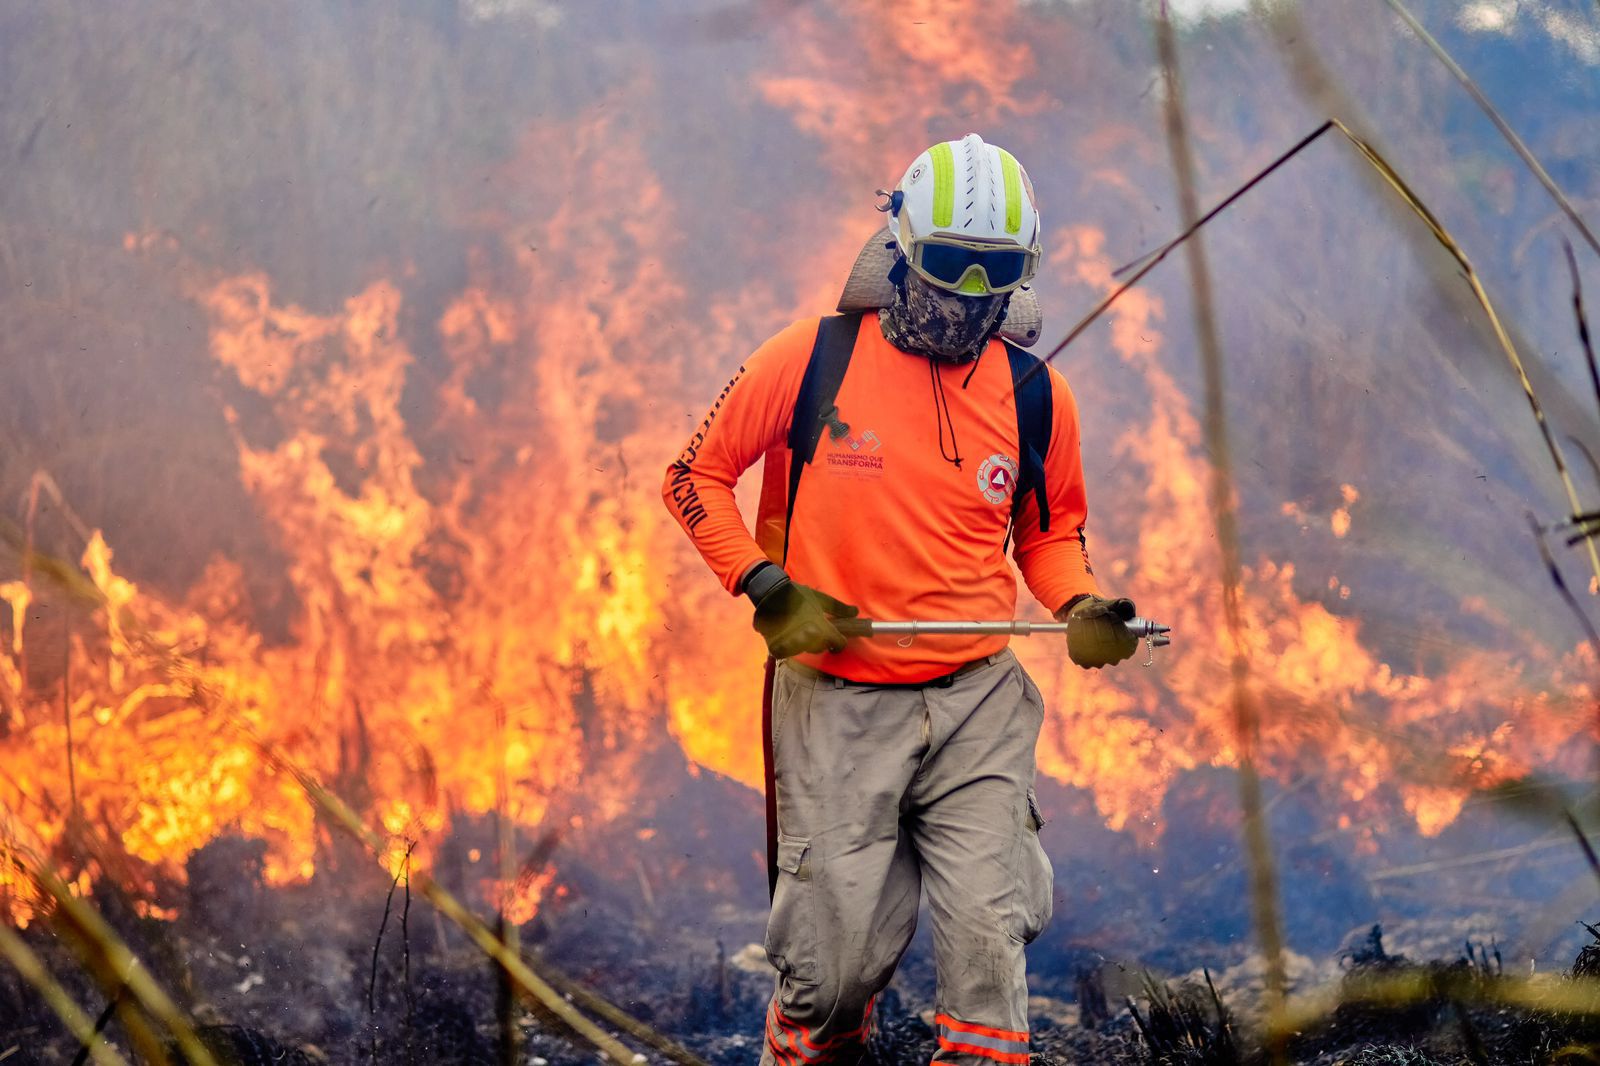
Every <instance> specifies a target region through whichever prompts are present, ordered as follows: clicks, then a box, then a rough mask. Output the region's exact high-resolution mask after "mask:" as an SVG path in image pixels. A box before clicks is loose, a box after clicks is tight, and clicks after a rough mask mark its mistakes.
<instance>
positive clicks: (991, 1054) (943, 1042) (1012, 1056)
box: [939, 1036, 1028, 1066]
mask: <svg viewBox="0 0 1600 1066" xmlns="http://www.w3.org/2000/svg"><path fill="white" fill-rule="evenodd" d="M939 1046H940V1047H941V1048H943V1049H944V1050H946V1051H963V1052H966V1053H967V1054H968V1055H977V1056H979V1057H980V1058H985V1059H992V1060H994V1061H995V1062H1011V1063H1016V1064H1017V1066H1028V1053H1027V1052H1026V1051H1016V1052H1012V1051H996V1050H995V1049H994V1048H988V1047H977V1046H976V1045H973V1044H958V1043H956V1042H955V1041H954V1040H951V1039H950V1038H949V1037H947V1036H941V1037H940V1038H939Z"/></svg>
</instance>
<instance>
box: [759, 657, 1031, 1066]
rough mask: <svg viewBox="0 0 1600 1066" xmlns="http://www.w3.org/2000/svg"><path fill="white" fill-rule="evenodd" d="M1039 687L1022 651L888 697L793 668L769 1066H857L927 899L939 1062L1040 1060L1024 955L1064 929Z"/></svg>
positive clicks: (781, 706)
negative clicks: (1041, 798)
mask: <svg viewBox="0 0 1600 1066" xmlns="http://www.w3.org/2000/svg"><path fill="white" fill-rule="evenodd" d="M1043 717H1044V705H1043V703H1042V701H1041V699H1040V697H1039V691H1038V689H1037V688H1035V687H1034V685H1033V682H1032V681H1030V680H1029V679H1028V676H1027V675H1026V674H1025V673H1023V670H1022V667H1021V665H1020V664H1019V663H1018V662H1017V660H1016V658H1015V657H1014V656H1013V655H1012V654H1011V653H1010V652H1009V651H1004V652H1001V653H999V654H997V655H993V656H990V657H989V659H988V660H986V661H985V662H984V663H983V664H981V665H980V666H978V667H977V668H976V669H973V670H971V671H970V672H967V673H964V674H961V675H960V676H958V677H956V678H954V679H953V680H950V681H948V682H947V683H944V684H933V685H928V686H924V687H903V688H899V687H883V688H873V687H867V686H862V685H853V684H848V683H844V682H839V681H835V680H834V679H832V678H828V677H826V676H818V675H816V674H815V672H814V671H809V670H807V669H806V668H805V667H803V666H799V665H796V664H793V663H789V662H782V663H779V664H778V667H777V671H776V674H775V677H774V679H773V692H772V733H773V737H772V739H773V751H774V758H773V764H774V770H775V776H776V781H777V789H776V791H777V799H778V869H779V872H778V885H777V891H776V895H775V896H774V898H773V902H772V915H771V917H770V918H769V920H768V922H767V938H766V949H767V955H768V957H769V958H770V959H771V960H772V964H773V965H774V966H775V967H777V969H778V982H777V990H776V991H775V992H774V994H773V997H772V1003H771V1005H770V1006H769V1007H768V1008H767V1029H766V1040H765V1045H764V1050H763V1053H762V1056H761V1062H762V1064H763V1066H815V1064H818V1063H845V1064H848V1063H854V1062H856V1061H857V1059H858V1058H859V1057H860V1055H861V1053H862V1051H863V1048H864V1042H865V1039H866V1033H867V1021H868V1018H869V1016H870V1014H871V1009H872V999H873V997H874V996H875V995H877V993H878V992H879V991H881V990H882V989H883V987H884V986H885V985H887V984H888V983H889V979H890V978H891V977H892V976H893V975H894V970H895V967H896V966H897V965H898V964H899V962H900V957H901V955H903V954H904V953H905V950H906V946H907V945H908V944H909V943H910V942H911V934H912V932H913V930H915V928H916V924H917V904H918V897H919V895H920V892H921V890H922V888H924V887H926V888H927V892H928V909H929V914H930V915H931V919H932V923H933V946H934V956H935V964H936V967H937V977H938V998H937V1004H936V1006H937V1011H936V1013H937V1021H936V1026H935V1028H936V1029H937V1031H938V1036H939V1050H938V1052H937V1053H936V1054H935V1055H934V1057H933V1061H934V1062H939V1063H945V1062H950V1063H980V1062H981V1063H993V1062H1005V1063H1018V1064H1025V1063H1027V1061H1028V1015H1027V1004H1028V988H1027V982H1026V979H1025V976H1024V969H1023V945H1025V944H1027V943H1028V942H1029V941H1031V940H1032V939H1033V938H1034V937H1035V936H1037V935H1038V934H1039V931H1040V930H1041V929H1042V928H1043V927H1044V924H1045V923H1046V922H1047V921H1049V919H1050V908H1051V888H1052V873H1051V869H1050V860H1049V859H1048V858H1046V857H1045V853H1044V849H1043V848H1041V847H1040V846H1039V832H1038V831H1039V825H1040V820H1039V815H1038V809H1037V804H1036V802H1035V800H1034V798H1033V772H1034V744H1035V743H1036V742H1037V740H1038V737H1039V726H1040V723H1041V722H1042V721H1043Z"/></svg>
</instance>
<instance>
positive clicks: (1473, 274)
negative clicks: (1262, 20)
mask: <svg viewBox="0 0 1600 1066" xmlns="http://www.w3.org/2000/svg"><path fill="white" fill-rule="evenodd" d="M1333 125H1334V128H1335V129H1337V130H1338V131H1339V132H1340V133H1342V134H1344V136H1345V139H1346V140H1348V141H1349V142H1350V143H1351V144H1352V145H1354V146H1355V149H1356V151H1357V152H1360V153H1361V156H1362V158H1363V159H1365V160H1366V161H1367V163H1368V164H1369V165H1371V167H1372V168H1373V169H1374V170H1375V171H1377V173H1378V175H1379V176H1380V177H1382V178H1383V180H1384V181H1385V182H1387V183H1388V185H1389V187H1390V188H1391V189H1393V190H1394V191H1395V192H1396V193H1397V194H1398V195H1399V197H1400V199H1401V200H1402V201H1403V202H1404V203H1405V204H1406V206H1407V207H1409V208H1411V210H1412V213H1414V214H1415V215H1416V216H1417V217H1418V218H1420V219H1421V220H1422V221H1423V223H1424V224H1425V225H1426V226H1427V227H1428V229H1429V231H1430V232H1431V233H1432V234H1433V238H1434V240H1436V241H1438V242H1439V244H1440V246H1441V247H1443V248H1444V250H1445V251H1447V252H1449V253H1450V255H1451V257H1452V258H1454V259H1455V261H1456V263H1457V264H1458V265H1459V266H1460V267H1461V270H1462V272H1463V273H1464V274H1465V275H1466V278H1467V284H1468V285H1469V286H1471V288H1472V295H1473V297H1474V298H1475V299H1476V300H1477V301H1478V306H1480V307H1482V308H1483V313H1484V314H1485V315H1486V316H1488V319H1489V325H1490V326H1491V327H1492V328H1493V330H1494V335H1495V339H1496V340H1497V341H1498V342H1499V343H1500V349H1501V351H1503V352H1504V353H1505V357H1506V361H1507V362H1509V363H1510V364H1511V369H1512V370H1514V371H1515V372H1516V375H1517V380H1518V382H1519V383H1520V384H1521V385H1522V394H1523V396H1524V397H1526V398H1527V401H1528V407H1529V408H1530V409H1531V410H1532V411H1533V418H1534V421H1535V422H1537V423H1538V424H1539V432H1540V433H1541V434H1542V435H1543V437H1544V443H1545V447H1546V448H1547V449H1548V450H1549V452H1550V461H1551V462H1552V463H1553V464H1554V465H1555V468H1556V473H1557V475H1559V476H1560V478H1561V484H1562V486H1563V488H1565V489H1566V493H1567V504H1568V506H1570V507H1571V509H1572V510H1571V514H1572V516H1573V517H1576V516H1578V515H1581V514H1583V512H1584V508H1583V505H1582V504H1580V503H1579V502H1578V489H1577V486H1576V485H1574V484H1573V482H1572V473H1571V471H1569V470H1568V469H1567V461H1566V458H1565V457H1564V456H1563V455H1562V454H1561V445H1560V444H1559V443H1558V442H1557V441H1556V438H1555V434H1554V433H1553V432H1552V431H1551V429H1550V422H1549V420H1548V419H1546V418H1545V414H1544V405H1543V404H1541V403H1540V402H1539V397H1538V395H1537V394H1536V393H1535V392H1534V390H1533V382H1532V381H1530V380H1529V379H1528V371H1527V369H1526V368H1525V367H1524V366H1523V364H1522V357H1521V356H1520V355H1518V354H1517V346H1516V345H1515V344H1513V343H1512V342H1511V336H1510V334H1508V333H1507V332H1506V328H1505V326H1504V325H1502V324H1501V322H1500V316H1499V314H1497V313H1496V312H1495V309H1494V304H1493V303H1492V302H1491V301H1490V299H1489V294H1488V292H1487V291H1485V290H1484V287H1483V281H1482V280H1481V279H1480V278H1479V277H1478V272H1477V270H1476V269H1474V268H1473V266H1472V261H1471V260H1470V259H1468V258H1467V254H1466V252H1464V251H1462V250H1461V245H1459V244H1457V243H1456V240H1455V238H1454V237H1452V236H1451V235H1450V231H1449V230H1447V229H1445V226H1444V223H1442V222H1440V221H1439V219H1438V218H1437V217H1436V216H1435V215H1434V214H1433V212H1432V211H1430V210H1428V207H1427V205H1426V204H1424V203H1423V202H1422V199H1421V198H1420V197H1419V196H1417V194H1416V193H1415V192H1413V191H1412V190H1411V187H1410V186H1409V185H1407V184H1406V182H1405V180H1404V179H1402V178H1401V177H1400V175H1399V173H1398V172H1396V171H1395V169H1394V168H1393V167H1392V166H1390V165H1389V162H1388V160H1386V159H1384V158H1383V156H1382V155H1380V154H1379V153H1378V150H1377V149H1376V148H1374V147H1372V145H1370V144H1368V143H1367V142H1366V141H1364V140H1362V139H1361V138H1360V137H1358V136H1356V135H1355V134H1354V133H1352V132H1351V131H1350V128H1349V127H1348V126H1346V125H1345V124H1344V123H1343V122H1340V121H1339V120H1338V119H1334V120H1333ZM1587 546H1588V549H1589V563H1590V566H1591V568H1592V569H1593V571H1594V579H1595V582H1596V584H1597V585H1600V551H1597V550H1596V548H1595V544H1594V541H1593V540H1590V541H1589V542H1588V545H1587Z"/></svg>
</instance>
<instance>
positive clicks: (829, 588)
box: [662, 314, 1099, 683]
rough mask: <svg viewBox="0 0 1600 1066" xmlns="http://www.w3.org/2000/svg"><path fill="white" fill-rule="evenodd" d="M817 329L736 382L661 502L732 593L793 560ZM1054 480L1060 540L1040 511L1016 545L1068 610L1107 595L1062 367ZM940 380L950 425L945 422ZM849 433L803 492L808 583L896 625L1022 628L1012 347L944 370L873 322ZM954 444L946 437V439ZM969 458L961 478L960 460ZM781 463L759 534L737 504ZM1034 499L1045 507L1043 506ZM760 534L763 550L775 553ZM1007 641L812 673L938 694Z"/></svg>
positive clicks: (880, 646) (939, 646) (854, 654)
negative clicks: (791, 492)
mask: <svg viewBox="0 0 1600 1066" xmlns="http://www.w3.org/2000/svg"><path fill="white" fill-rule="evenodd" d="M817 323H818V320H817V319H815V318H811V319H803V320H801V321H799V322H796V323H794V324H793V325H791V326H789V327H788V328H787V329H785V330H783V331H782V332H781V333H779V334H777V335H776V336H774V337H773V338H772V339H771V340H768V341H767V342H766V343H765V344H763V345H762V346H761V347H760V348H759V349H757V350H756V352H755V354H754V355H752V356H751V357H750V358H749V359H748V360H747V361H746V362H745V364H744V365H743V366H741V367H740V368H739V370H738V372H737V373H736V374H735V375H734V377H733V380H731V381H730V382H729V383H728V385H727V387H726V388H724V389H723V391H722V394H721V395H720V396H719V397H718V398H717V400H716V403H715V404H713V406H712V408H711V411H710V413H708V414H707V415H706V417H705V420H704V421H703V422H702V423H701V425H700V427H699V429H698V430H697V431H696V432H695V434H694V435H693V436H692V437H691V438H690V439H689V443H688V444H687V445H686V446H685V447H684V449H683V452H682V453H681V454H680V455H679V457H678V459H677V460H676V461H675V462H674V463H673V464H672V465H671V466H670V467H668V469H667V477H666V483H665V485H664V486H663V488H662V496H663V498H664V499H665V500H666V503H667V507H668V509H669V510H671V511H672V513H673V514H674V515H675V516H676V517H677V519H678V522H679V524H681V525H682V526H683V528H684V530H685V531H686V532H687V533H688V534H689V537H690V539H692V540H693V541H694V544H695V547H696V548H698V549H699V551H700V554H701V555H702V556H704V557H705V560H706V562H707V563H708V564H710V566H711V569H712V570H713V571H715V572H716V575H717V576H718V577H719V578H720V579H721V580H722V583H723V585H724V586H725V587H726V588H727V589H728V591H729V592H732V593H735V594H737V593H738V591H739V583H740V581H741V580H742V579H743V577H744V576H745V574H747V573H748V572H749V571H750V569H751V568H752V567H754V566H755V565H756V564H757V563H760V562H762V561H763V560H767V559H771V560H772V561H773V562H783V560H782V559H781V556H782V552H783V522H784V514H785V504H786V494H787V490H788V481H787V476H786V470H787V465H786V463H787V458H788V449H787V440H788V434H789V423H790V421H791V419H792V418H793V415H794V405H795V398H796V396H797V394H798V393H799V391H800V382H801V379H802V378H803V377H804V376H805V370H806V364H807V363H808V362H809V361H810V358H811V350H812V346H813V344H814V342H815V340H816V335H817ZM1049 373H1050V375H1051V378H1052V380H1051V395H1052V398H1053V401H1054V412H1053V421H1052V425H1051V434H1050V449H1049V454H1048V455H1046V456H1045V471H1046V476H1045V481H1046V487H1047V490H1048V493H1049V504H1050V529H1049V531H1048V532H1044V531H1041V530H1040V529H1039V515H1038V509H1037V507H1036V505H1035V503H1034V501H1033V500H1032V499H1031V498H1029V499H1027V500H1026V501H1025V502H1024V504H1023V506H1022V508H1021V510H1020V511H1019V512H1018V516H1017V524H1016V528H1015V530H1014V532H1013V534H1012V536H1013V541H1014V545H1015V547H1014V554H1015V557H1016V560H1017V565H1018V568H1019V569H1020V570H1021V571H1022V576H1023V579H1024V580H1025V581H1026V582H1027V585H1028V588H1029V589H1030V590H1031V591H1032V592H1033V594H1034V596H1036V597H1037V598H1038V599H1039V601H1040V602H1041V603H1043V604H1044V605H1045V606H1046V607H1047V608H1049V609H1050V610H1052V611H1054V610H1056V609H1057V608H1059V607H1060V606H1061V605H1062V604H1064V603H1066V602H1067V601H1068V600H1069V599H1071V598H1072V597H1073V596H1076V595H1078V594H1079V593H1083V592H1098V591H1099V590H1098V588H1097V586H1096V584H1095V580H1094V572H1093V570H1092V569H1090V566H1089V560H1088V556H1087V553H1086V548H1085V541H1084V535H1083V528H1084V522H1085V520H1086V518H1087V515H1088V504H1087V501H1086V498H1085V494H1084V486H1083V465H1082V461H1081V459H1080V455H1079V446H1078V412H1077V405H1076V403H1075V402H1074V401H1073V398H1072V392H1071V390H1070V389H1068V387H1067V383H1066V380H1065V379H1064V378H1063V377H1061V375H1060V374H1059V373H1057V372H1056V371H1055V369H1054V368H1051V369H1050V370H1049ZM934 375H938V377H939V379H940V384H941V385H942V392H943V397H944V401H945V403H946V404H947V405H948V410H949V417H948V419H946V418H945V417H944V416H943V415H942V414H940V407H939V406H938V401H937V400H936V392H935V385H934V379H933V376H934ZM836 402H837V404H838V408H839V418H840V420H841V421H843V422H845V423H847V424H848V425H849V427H850V428H849V433H848V435H846V436H845V437H843V438H842V439H837V440H836V439H834V436H833V434H832V433H829V432H824V433H823V435H822V439H821V441H820V442H819V443H818V445H817V454H816V457H815V459H814V460H813V462H812V464H811V465H810V466H809V467H808V468H807V469H806V470H805V471H804V473H803V474H802V475H801V479H800V488H799V491H798V493H797V494H796V504H795V510H794V525H793V529H792V531H791V533H790V537H789V557H788V560H787V562H785V563H784V569H785V570H786V571H787V572H788V574H789V576H790V577H792V578H793V579H794V580H796V581H798V582H800V583H801V584H804V585H810V586H811V587H813V588H817V589H820V590H822V591H824V592H827V593H828V594H829V595H832V596H835V597H837V598H839V599H841V600H843V601H845V602H846V603H851V604H854V605H855V606H857V607H858V608H860V610H861V615H862V617H865V618H879V619H989V620H993V619H1006V618H1011V617H1013V614H1014V612H1015V610H1016V600H1017V587H1016V581H1015V580H1014V579H1013V577H1012V575H1011V570H1010V567H1008V566H1007V565H1006V560H1005V554H1004V542H1005V535H1006V527H1007V522H1008V520H1009V518H1010V516H1011V491H1010V489H1011V483H1012V478H1013V476H1014V475H1015V472H1016V470H1017V464H1016V459H1017V454H1018V448H1017V443H1018V442H1017V415H1016V407H1015V405H1014V403H1013V400H1012V380H1011V369H1010V365H1009V363H1008V362H1007V359H1006V353H1005V350H1004V346H1003V345H1002V344H1001V342H1000V341H998V340H991V341H990V342H989V347H988V348H987V349H986V350H985V352H984V353H983V357H982V358H981V359H979V361H978V363H977V366H976V368H974V367H973V365H972V364H970V363H968V364H966V365H960V366H958V365H952V364H944V363H934V362H932V361H930V360H928V359H926V358H924V357H923V356H920V355H911V354H908V353H906V352H903V351H901V350H900V349H898V348H896V347H894V346H893V345H892V344H890V343H889V342H888V341H886V340H884V338H883V333H882V331H881V330H880V329H879V327H878V321H877V317H876V315H873V314H868V315H867V316H866V318H865V319H864V320H863V321H862V323H861V332H860V335H859V337H858V338H857V340H856V346H855V351H854V353H853V354H852V356H851V359H850V366H849V369H848V371H847V372H846V374H845V377H844V381H843V383H842V384H841V385H840V387H839V394H838V398H837V401H836ZM941 432H942V435H943V438H944V439H943V440H942V441H941V439H940V438H941ZM957 455H959V457H960V459H961V462H960V465H959V467H958V466H957V464H956V463H954V462H953V461H951V460H952V459H954V458H955V457H956V456H957ZM763 457H767V460H768V462H767V469H766V472H765V475H766V481H765V483H764V485H763V488H762V493H761V504H760V508H759V513H758V515H757V520H756V529H757V535H754V536H753V535H752V534H751V532H750V530H749V529H747V528H746V527H745V523H744V520H743V518H742V517H741V515H740V514H739V510H738V507H737V506H736V505H735V503H734V497H733V487H734V483H735V482H736V481H737V480H738V478H739V475H740V474H742V473H744V471H745V470H747V469H749V467H750V466H751V465H753V464H754V463H755V462H756V460H758V459H761V458H763ZM1030 496H1031V494H1030ZM758 537H759V542H758ZM1006 643H1007V638H1006V637H1004V636H997V637H959V636H945V637H919V638H917V639H916V640H915V641H914V642H913V643H911V644H909V645H907V646H901V645H900V644H899V643H898V642H896V641H895V640H892V639H886V638H870V639H853V640H851V641H850V643H849V646H848V647H847V648H846V649H845V650H844V651H842V652H836V653H823V654H819V655H802V656H798V657H797V660H798V661H800V662H803V663H806V664H807V665H810V666H813V667H815V668H816V669H818V670H823V671H826V672H827V673H830V674H835V675H837V676H840V677H846V678H849V679H851V680H854V681H864V682H882V683H908V682H912V683H914V682H918V681H926V680H928V679H930V678H934V677H938V676H939V675H941V674H945V673H948V672H949V671H951V670H953V669H955V668H956V667H957V666H960V665H961V664H962V663H965V662H968V661H970V660H972V659H976V658H979V657H981V656H985V655H991V654H993V653H994V652H997V651H999V650H1000V649H1001V648H1003V647H1005V645H1006Z"/></svg>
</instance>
